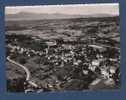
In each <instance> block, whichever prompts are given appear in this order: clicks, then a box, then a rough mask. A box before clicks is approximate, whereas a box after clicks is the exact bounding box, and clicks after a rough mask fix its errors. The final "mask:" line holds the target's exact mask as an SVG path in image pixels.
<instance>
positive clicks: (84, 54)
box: [6, 16, 120, 91]
mask: <svg viewBox="0 0 126 100" xmlns="http://www.w3.org/2000/svg"><path fill="white" fill-rule="evenodd" d="M6 49H7V50H6V56H7V57H8V56H9V57H10V58H11V59H12V60H14V61H16V62H18V63H20V64H22V65H24V66H26V67H27V68H28V69H29V71H30V73H31V80H33V81H34V82H35V83H36V84H38V86H39V89H42V90H43V91H47V90H48V91H66V90H87V89H92V86H91V84H92V83H93V82H94V81H95V80H97V79H100V80H109V79H112V80H113V85H112V86H110V85H108V87H110V89H115V88H119V86H120V79H119V77H120V76H119V75H120V71H119V69H120V68H119V67H120V66H119V65H120V33H119V17H118V16H114V17H100V18H96V17H91V18H71V19H49V20H47V19H46V20H24V21H23V20H15V21H14V20H13V21H7V22H6ZM6 65H7V71H6V72H7V74H8V72H13V71H14V72H15V70H14V69H15V65H14V67H13V65H12V64H9V62H8V61H7V64H6ZM17 70H19V68H18V67H17ZM111 70H112V71H111ZM14 72H13V73H11V74H12V75H11V78H10V77H8V76H7V79H9V80H12V81H13V78H14V79H15V77H14V76H17V78H20V77H19V76H21V75H22V77H24V72H17V73H14ZM108 87H105V88H108ZM26 88H29V87H27V86H26ZM30 88H32V87H30ZM105 88H104V89H105ZM93 89H94V87H93ZM33 91H34V89H33Z"/></svg>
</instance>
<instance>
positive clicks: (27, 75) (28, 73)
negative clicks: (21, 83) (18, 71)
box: [7, 57, 38, 87]
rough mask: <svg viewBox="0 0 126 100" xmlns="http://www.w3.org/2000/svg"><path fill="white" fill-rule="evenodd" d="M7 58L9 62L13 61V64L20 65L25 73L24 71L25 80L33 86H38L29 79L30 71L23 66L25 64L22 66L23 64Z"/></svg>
mask: <svg viewBox="0 0 126 100" xmlns="http://www.w3.org/2000/svg"><path fill="white" fill-rule="evenodd" d="M7 60H8V61H9V62H10V63H13V64H15V65H17V66H19V67H21V68H22V69H23V70H24V71H25V73H26V81H27V82H28V83H29V84H30V85H32V86H34V87H38V85H37V84H36V83H34V82H33V81H31V80H30V77H31V73H30V71H29V69H28V68H27V67H25V66H23V65H21V64H19V63H17V62H15V61H14V60H11V59H10V58H9V57H7Z"/></svg>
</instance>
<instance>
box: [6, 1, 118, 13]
mask: <svg viewBox="0 0 126 100" xmlns="http://www.w3.org/2000/svg"><path fill="white" fill-rule="evenodd" d="M20 12H29V13H48V14H54V13H60V14H68V15H73V14H74V15H83V14H84V15H90V14H112V15H119V4H118V3H113V4H74V5H39V6H11V7H6V9H5V14H16V13H20Z"/></svg>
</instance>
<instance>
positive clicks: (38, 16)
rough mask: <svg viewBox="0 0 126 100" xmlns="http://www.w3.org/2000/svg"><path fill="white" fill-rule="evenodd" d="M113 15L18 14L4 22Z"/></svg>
mask: <svg viewBox="0 0 126 100" xmlns="http://www.w3.org/2000/svg"><path fill="white" fill-rule="evenodd" d="M113 16H114V15H109V14H95V15H67V14H60V13H54V14H48V13H43V14H36V13H29V12H20V13H17V14H7V15H6V16H5V19H6V20H41V19H68V18H88V17H113Z"/></svg>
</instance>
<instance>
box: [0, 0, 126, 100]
mask: <svg viewBox="0 0 126 100" xmlns="http://www.w3.org/2000/svg"><path fill="white" fill-rule="evenodd" d="M89 3H93V4H94V3H119V5H120V6H119V10H120V34H121V35H120V37H121V40H120V43H121V45H120V47H121V64H120V66H121V68H120V69H121V89H119V90H108V91H102V90H99V91H83V92H81V91H79V92H73V91H71V92H54V93H52V92H46V93H45V92H44V93H40V94H37V93H30V94H24V93H7V91H6V79H5V78H6V75H5V61H6V59H5V27H4V26H5V21H4V20H5V7H6V6H32V5H57V4H89ZM125 5H126V0H69V1H68V0H1V1H0V98H2V99H1V100H10V99H12V100H22V99H23V100H28V99H29V100H34V99H35V100H42V99H43V100H49V99H54V100H83V99H86V100H90V99H96V100H106V99H107V100H112V99H114V100H119V99H122V100H123V97H125V93H126V91H125V90H126V72H125V71H126V67H125V63H126V59H125V56H126V52H125V51H126V42H125V37H126V33H125V32H126V28H125V27H126V24H125V22H126V13H125V9H126V6H125Z"/></svg>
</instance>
